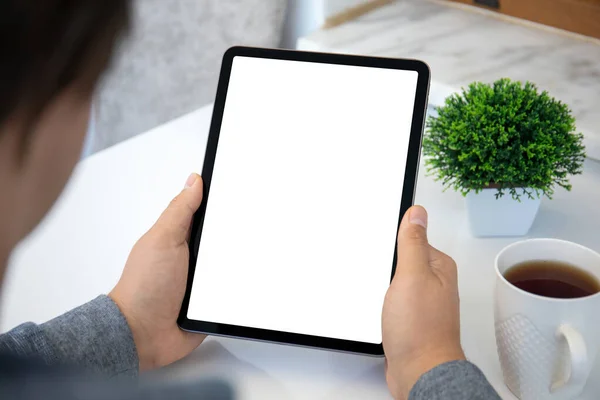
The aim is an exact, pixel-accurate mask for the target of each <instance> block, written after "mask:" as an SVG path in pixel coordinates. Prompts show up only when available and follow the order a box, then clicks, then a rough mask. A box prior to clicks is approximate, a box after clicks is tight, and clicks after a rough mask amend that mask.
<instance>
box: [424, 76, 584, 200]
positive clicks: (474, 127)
mask: <svg viewBox="0 0 600 400" xmlns="http://www.w3.org/2000/svg"><path fill="white" fill-rule="evenodd" d="M437 113H438V115H437V116H431V117H429V119H428V120H427V128H428V132H427V134H426V135H425V138H424V139H423V154H424V155H425V156H426V157H427V159H426V165H427V169H428V172H429V173H430V174H432V175H435V176H436V177H437V178H438V180H441V181H442V183H443V185H444V187H445V188H452V189H454V190H456V191H459V192H461V193H462V194H463V195H467V193H469V192H470V191H474V192H475V193H478V192H480V191H481V190H482V189H485V188H495V189H497V190H498V191H497V193H496V198H498V197H501V196H503V195H504V194H505V192H508V193H510V194H511V195H512V197H513V199H515V200H520V198H521V196H522V195H524V194H525V195H527V196H528V197H529V198H534V196H537V197H540V196H541V195H545V196H546V197H548V198H552V195H553V194H554V187H555V185H558V186H560V187H563V188H565V189H566V190H571V185H570V183H569V179H568V176H569V175H574V174H580V173H581V172H582V168H583V161H584V159H585V148H584V146H583V143H582V142H583V135H582V134H580V133H576V131H575V119H574V118H573V116H572V115H571V111H570V110H569V108H568V107H567V106H566V105H565V104H563V103H561V102H560V101H558V100H556V99H554V98H552V97H550V96H549V95H548V93H547V92H545V91H543V92H541V93H540V92H539V91H538V89H537V87H536V86H535V85H534V84H532V83H530V82H527V83H525V84H524V85H523V84H521V82H512V81H511V80H509V79H500V80H498V81H496V82H494V83H493V84H484V83H480V82H475V83H472V84H471V85H469V87H468V89H466V90H465V89H463V90H462V93H457V94H454V95H452V96H450V97H448V98H447V99H446V101H445V104H444V105H443V106H441V107H437Z"/></svg>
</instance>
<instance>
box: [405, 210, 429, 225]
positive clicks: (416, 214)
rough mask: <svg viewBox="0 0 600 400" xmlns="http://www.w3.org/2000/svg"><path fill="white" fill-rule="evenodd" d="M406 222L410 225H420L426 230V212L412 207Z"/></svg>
mask: <svg viewBox="0 0 600 400" xmlns="http://www.w3.org/2000/svg"><path fill="white" fill-rule="evenodd" d="M408 221H409V222H410V223H411V224H415V225H421V226H422V227H423V228H425V229H427V211H425V209H424V208H423V207H413V208H411V209H410V215H409V219H408Z"/></svg>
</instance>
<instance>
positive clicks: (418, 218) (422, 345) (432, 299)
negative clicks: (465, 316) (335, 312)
mask: <svg viewBox="0 0 600 400" xmlns="http://www.w3.org/2000/svg"><path fill="white" fill-rule="evenodd" d="M383 348H384V351H385V356H386V366H387V369H386V379H387V382H388V386H389V388H390V391H391V393H392V395H393V396H394V398H395V399H407V398H408V395H409V393H410V390H411V388H412V387H413V385H414V384H415V383H416V382H417V380H418V379H419V378H420V377H421V375H423V374H424V373H426V372H427V371H429V370H431V369H433V368H435V367H436V366H438V365H440V364H443V363H446V362H449V361H454V360H464V359H465V356H464V353H463V350H462V348H461V345H460V318H459V301H458V282H457V273H456V263H455V262H454V260H452V259H451V258H450V257H448V256H447V255H446V254H444V253H442V252H440V251H439V250H436V249H435V248H433V247H432V246H431V245H430V244H429V243H428V241H427V212H426V211H425V209H424V208H423V207H419V206H416V207H412V208H411V209H409V210H408V211H407V212H406V214H405V215H404V218H403V220H402V223H401V224H400V231H399V233H398V263H397V266H396V273H395V275H394V279H393V281H392V283H391V285H390V288H389V290H388V292H387V294H386V297H385V303H384V306H383Z"/></svg>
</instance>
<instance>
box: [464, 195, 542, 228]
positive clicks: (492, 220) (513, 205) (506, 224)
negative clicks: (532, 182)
mask: <svg viewBox="0 0 600 400" xmlns="http://www.w3.org/2000/svg"><path fill="white" fill-rule="evenodd" d="M519 190H521V191H522V190H523V189H519ZM497 192H498V190H497V189H483V190H482V191H481V192H479V193H477V194H475V192H470V193H469V194H467V216H468V219H469V225H470V227H471V232H472V233H473V235H474V236H478V237H485V236H523V235H526V234H527V232H529V228H531V225H532V224H533V220H534V219H535V216H536V214H537V212H538V209H539V208H540V203H541V199H539V198H534V199H530V198H528V196H527V195H525V194H524V195H522V196H521V201H520V202H519V201H517V200H513V198H512V196H511V195H510V194H509V193H505V195H504V196H502V197H500V198H498V199H496V193H497Z"/></svg>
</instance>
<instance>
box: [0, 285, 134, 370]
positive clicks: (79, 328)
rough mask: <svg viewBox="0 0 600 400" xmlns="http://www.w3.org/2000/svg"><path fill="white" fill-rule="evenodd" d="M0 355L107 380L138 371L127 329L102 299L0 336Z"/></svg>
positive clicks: (114, 308) (110, 304)
mask: <svg viewBox="0 0 600 400" xmlns="http://www.w3.org/2000/svg"><path fill="white" fill-rule="evenodd" d="M0 352H7V353H12V354H14V355H17V356H19V357H35V358H40V359H42V360H43V361H44V362H45V363H46V364H48V365H58V364H60V365H72V366H76V367H78V368H82V369H83V370H85V371H86V372H91V373H100V374H103V375H105V376H110V377H113V376H130V377H135V376H137V375H138V371H139V360H138V355H137V350H136V347H135V343H134V341H133V334H132V333H131V329H130V328H129V325H128V324H127V321H126V319H125V317H124V316H123V314H122V313H121V311H120V310H119V307H117V305H116V304H115V303H114V302H113V301H112V300H111V299H110V298H109V297H108V296H104V295H103V296H99V297H97V298H96V299H94V300H92V301H90V302H89V303H86V304H84V305H82V306H80V307H77V308H75V309H73V310H71V311H69V312H67V313H66V314H63V315H61V316H59V317H57V318H55V319H53V320H50V321H48V322H46V323H43V324H40V325H36V324H33V323H31V322H28V323H25V324H23V325H20V326H18V327H16V328H14V329H13V330H11V331H9V332H7V333H5V334H3V335H0Z"/></svg>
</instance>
